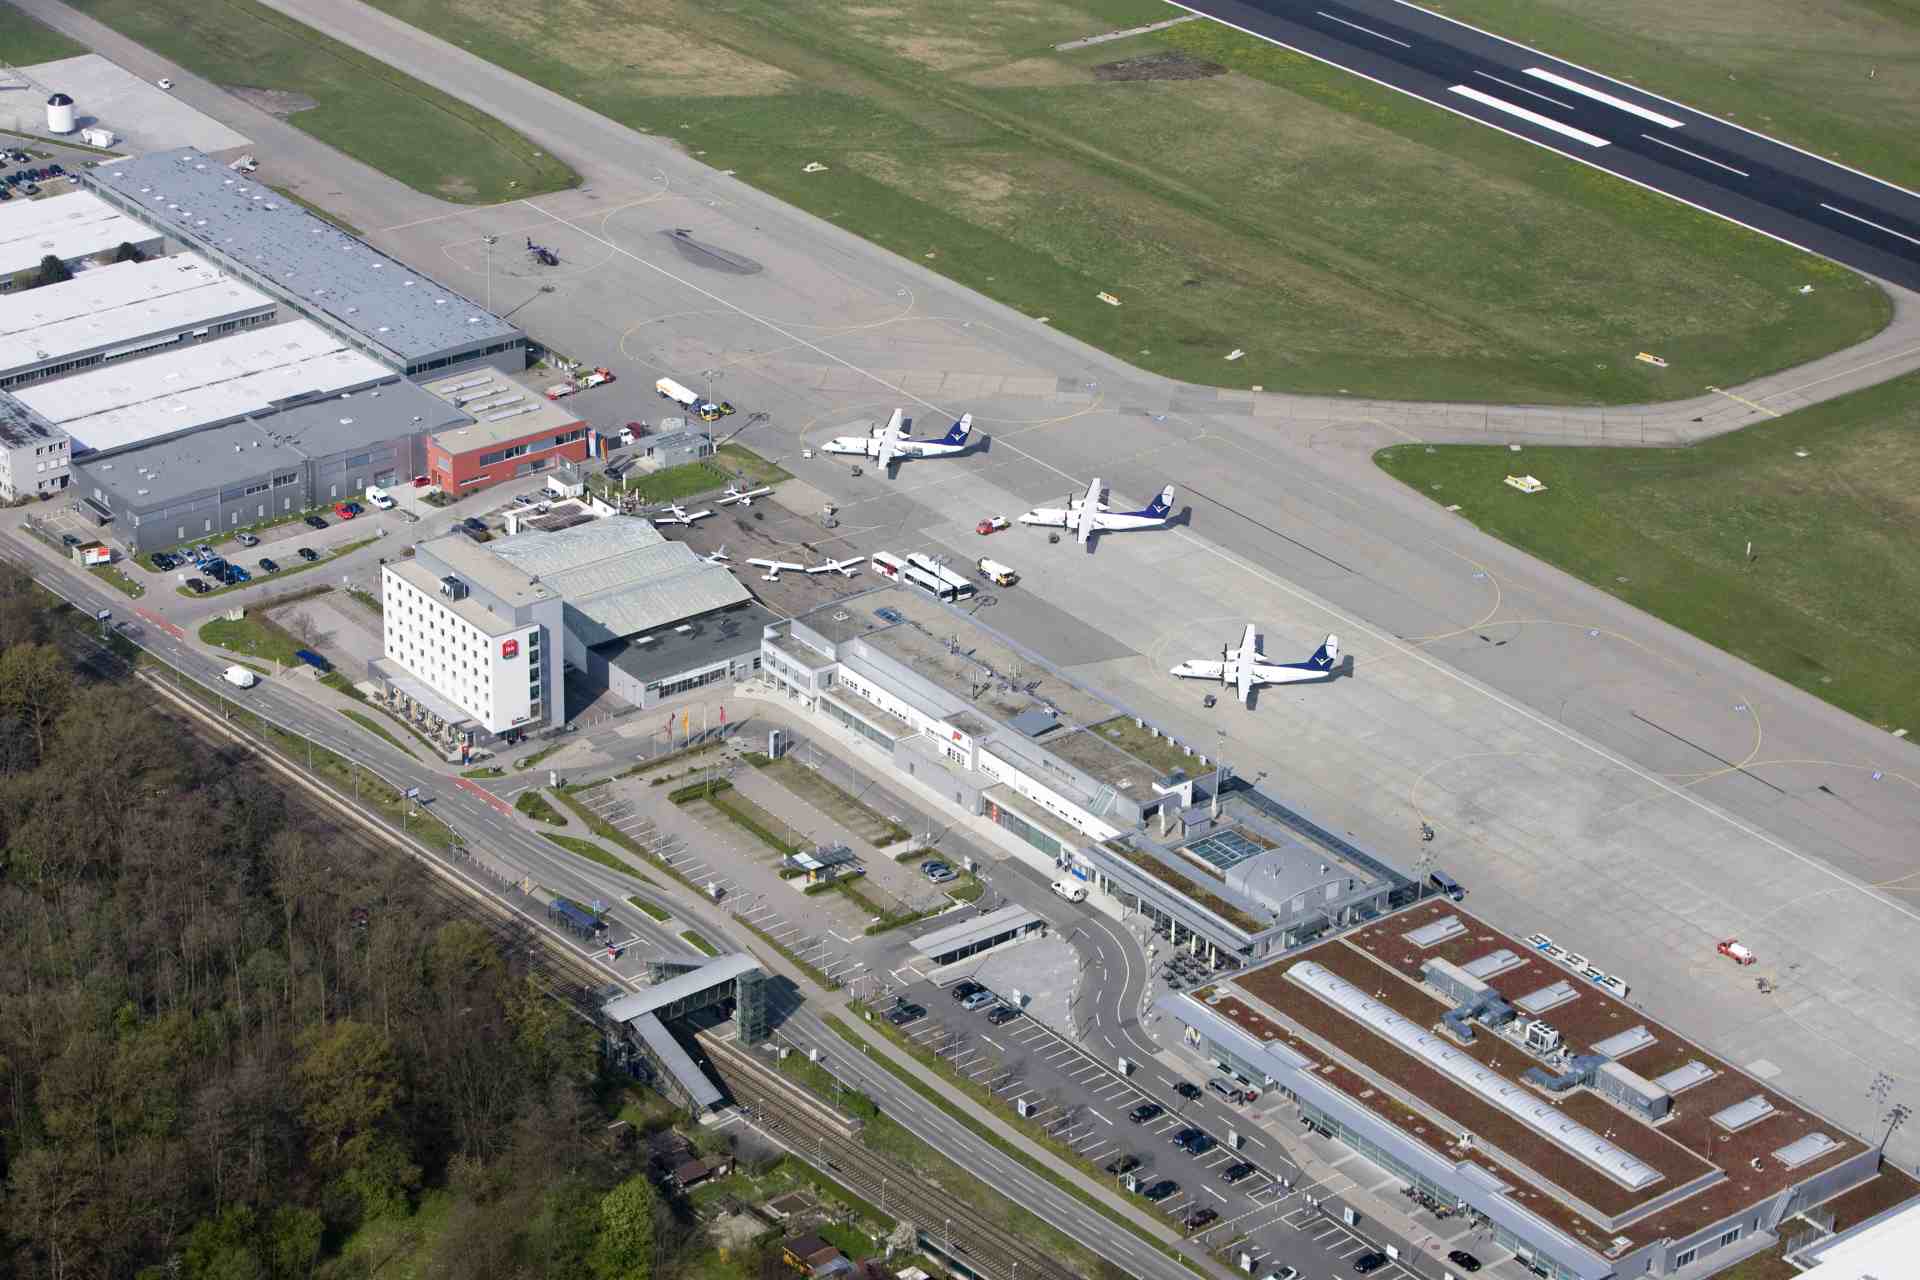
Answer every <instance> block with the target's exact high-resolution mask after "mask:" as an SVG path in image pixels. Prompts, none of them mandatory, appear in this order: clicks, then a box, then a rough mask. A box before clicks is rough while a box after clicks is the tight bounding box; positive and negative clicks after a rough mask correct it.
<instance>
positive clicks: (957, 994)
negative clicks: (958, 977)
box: [950, 981, 986, 1002]
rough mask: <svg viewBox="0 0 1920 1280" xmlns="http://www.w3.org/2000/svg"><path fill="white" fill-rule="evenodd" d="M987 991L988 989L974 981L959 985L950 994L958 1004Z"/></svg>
mask: <svg viewBox="0 0 1920 1280" xmlns="http://www.w3.org/2000/svg"><path fill="white" fill-rule="evenodd" d="M985 990H986V988H985V987H983V986H981V985H980V984H979V983H977V982H973V981H967V982H961V983H957V984H956V985H955V986H954V988H953V991H952V992H951V993H950V994H951V995H952V996H953V998H954V1000H955V1001H956V1002H957V1001H961V1000H965V999H967V998H968V997H969V996H975V995H978V994H980V993H981V992H982V991H985Z"/></svg>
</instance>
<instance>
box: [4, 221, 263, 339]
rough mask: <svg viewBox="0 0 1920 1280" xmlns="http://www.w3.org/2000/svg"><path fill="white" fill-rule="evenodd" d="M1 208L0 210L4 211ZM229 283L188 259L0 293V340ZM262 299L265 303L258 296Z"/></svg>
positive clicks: (124, 265) (125, 266) (103, 270)
mask: <svg viewBox="0 0 1920 1280" xmlns="http://www.w3.org/2000/svg"><path fill="white" fill-rule="evenodd" d="M5 207H6V206H5V205H0V209H4V208H5ZM226 279H229V277H227V276H224V275H222V274H221V273H220V272H219V271H217V270H215V269H214V267H213V265H212V264H211V263H208V262H206V261H203V260H202V259H200V258H196V257H193V256H191V255H190V254H184V253H181V254H174V255H173V256H171V257H165V258H148V259H147V260H146V261H145V262H116V263H114V264H113V265H112V266H110V267H96V268H94V269H93V270H91V271H82V272H81V273H80V274H78V275H76V276H75V277H74V278H73V279H71V280H69V281H67V282H66V283H65V284H50V285H47V286H45V287H43V288H39V289H23V290H21V291H20V292H18V293H0V336H5V335H9V334H15V333H24V332H27V331H28V330H31V329H39V328H43V327H45V326H47V325H50V324H59V323H60V322H61V321H62V320H77V319H79V318H80V317H82V316H90V315H96V314H98V313H100V312H103V311H109V310H112V309H114V308H116V307H126V306H132V305H134V304H136V303H141V302H153V301H155V300H157V299H160V298H164V297H167V296H168V295H170V294H176V293H185V292H190V291H192V290H194V289H204V288H206V287H207V286H208V285H210V284H218V283H220V282H221V281H222V280H226ZM260 296H261V297H263V298H264V297H266V295H265V294H261V295H260Z"/></svg>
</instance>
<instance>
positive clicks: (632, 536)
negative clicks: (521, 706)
mask: <svg viewBox="0 0 1920 1280" xmlns="http://www.w3.org/2000/svg"><path fill="white" fill-rule="evenodd" d="M493 554H495V555H496V556H498V557H499V558H500V559H502V560H505V561H506V562H507V563H509V564H511V565H513V566H514V567H516V568H518V569H520V570H521V571H522V572H524V573H528V574H531V575H533V576H534V577H537V578H539V579H540V581H541V583H542V584H544V585H545V586H546V587H548V588H549V589H550V590H552V591H553V592H555V593H556V594H558V595H559V596H560V598H561V599H563V600H565V601H566V602H567V605H568V607H569V608H570V609H571V610H572V611H573V614H574V617H573V619H572V621H573V623H574V625H575V628H576V630H578V632H579V633H580V636H581V639H582V640H584V641H585V643H586V644H588V645H589V646H594V645H600V644H605V643H607V642H608V641H610V640H620V639H628V638H631V637H634V636H638V635H642V634H644V633H647V632H650V631H653V630H655V629H657V628H660V627H667V626H671V625H673V624H676V623H681V622H684V621H685V620H686V619H689V618H692V617H695V616H697V615H699V614H706V613H712V612H714V611H715V610H718V609H725V608H727V607H728V606H730V605H736V604H744V603H746V602H747V601H749V600H751V599H752V598H753V596H752V593H751V592H749V591H748V590H747V589H746V587H744V586H742V585H741V583H740V580H739V579H737V578H735V577H734V576H733V573H732V572H731V571H730V570H728V569H727V568H726V567H725V566H723V565H717V564H709V563H707V562H706V561H705V560H704V559H702V558H701V557H700V556H699V555H698V554H696V553H695V552H694V550H693V548H691V547H689V546H688V545H687V544H686V543H684V542H668V541H667V540H666V539H665V538H664V537H663V536H661V534H660V532H659V531H658V530H657V529H655V528H654V527H653V525H652V524H651V523H650V522H648V521H646V520H642V519H640V518H638V517H635V516H608V517H607V518H606V519H604V520H594V521H591V522H590V523H587V524H580V525H575V526H573V527H572V528H568V529H561V530H558V531H557V532H552V533H546V532H539V531H534V532H528V533H521V534H516V535H514V536H513V537H511V538H508V539H506V540H505V541H503V542H499V543H496V544H494V547H493ZM581 624H585V625H581Z"/></svg>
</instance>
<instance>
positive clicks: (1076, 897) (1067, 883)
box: [1048, 878, 1087, 902]
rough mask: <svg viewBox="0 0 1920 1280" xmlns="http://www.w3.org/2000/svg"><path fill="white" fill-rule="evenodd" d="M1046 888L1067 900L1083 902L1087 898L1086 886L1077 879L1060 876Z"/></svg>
mask: <svg viewBox="0 0 1920 1280" xmlns="http://www.w3.org/2000/svg"><path fill="white" fill-rule="evenodd" d="M1048 888H1050V889H1052V890H1053V891H1054V892H1055V893H1057V894H1059V895H1060V896H1061V897H1063V898H1065V899H1066V900H1067V901H1068V902H1085V901H1086V900H1087V886H1086V885H1084V884H1081V883H1080V882H1079V881H1078V880H1073V879H1067V878H1062V879H1059V880H1055V881H1054V882H1053V883H1052V884H1051V885H1049V886H1048Z"/></svg>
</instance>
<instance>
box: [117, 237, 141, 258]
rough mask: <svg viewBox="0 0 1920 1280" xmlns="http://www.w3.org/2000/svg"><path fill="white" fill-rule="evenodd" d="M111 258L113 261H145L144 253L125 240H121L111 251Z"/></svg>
mask: <svg viewBox="0 0 1920 1280" xmlns="http://www.w3.org/2000/svg"><path fill="white" fill-rule="evenodd" d="M113 260H114V261H115V262H145V261H146V255H145V254H143V253H141V252H140V251H139V250H138V249H136V248H134V247H133V246H132V245H131V244H129V243H128V242H126V241H125V240H122V241H121V242H120V247H119V248H118V249H115V250H114V251H113Z"/></svg>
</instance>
